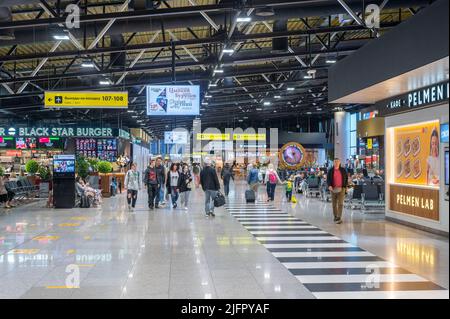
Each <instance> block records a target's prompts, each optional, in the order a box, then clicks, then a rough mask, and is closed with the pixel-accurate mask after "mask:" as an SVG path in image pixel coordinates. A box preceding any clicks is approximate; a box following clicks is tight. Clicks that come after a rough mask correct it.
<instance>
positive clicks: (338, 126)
mask: <svg viewBox="0 0 450 319" xmlns="http://www.w3.org/2000/svg"><path fill="white" fill-rule="evenodd" d="M334 157H337V158H339V159H340V160H341V162H342V163H343V164H344V163H345V161H346V160H347V159H348V158H350V114H349V113H347V112H344V111H342V112H336V113H334Z"/></svg>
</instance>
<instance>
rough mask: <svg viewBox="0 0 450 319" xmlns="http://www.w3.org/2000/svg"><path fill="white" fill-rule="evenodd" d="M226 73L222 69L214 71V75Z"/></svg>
mask: <svg viewBox="0 0 450 319" xmlns="http://www.w3.org/2000/svg"><path fill="white" fill-rule="evenodd" d="M223 72H224V71H223V70H222V69H217V70H214V73H223Z"/></svg>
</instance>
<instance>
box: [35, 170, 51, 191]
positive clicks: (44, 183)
mask: <svg viewBox="0 0 450 319" xmlns="http://www.w3.org/2000/svg"><path fill="white" fill-rule="evenodd" d="M38 173H39V176H40V177H41V182H40V183H39V197H40V198H46V197H48V192H49V191H50V179H51V173H50V169H49V168H48V167H47V166H43V165H41V166H39V169H38Z"/></svg>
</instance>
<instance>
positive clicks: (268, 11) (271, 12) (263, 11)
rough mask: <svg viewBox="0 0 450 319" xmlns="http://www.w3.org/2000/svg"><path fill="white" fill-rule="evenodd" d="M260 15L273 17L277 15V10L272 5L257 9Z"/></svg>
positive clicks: (257, 13)
mask: <svg viewBox="0 0 450 319" xmlns="http://www.w3.org/2000/svg"><path fill="white" fill-rule="evenodd" d="M255 15H257V16H258V17H273V16H274V15H275V11H274V10H273V8H272V7H264V8H258V9H256V13H255Z"/></svg>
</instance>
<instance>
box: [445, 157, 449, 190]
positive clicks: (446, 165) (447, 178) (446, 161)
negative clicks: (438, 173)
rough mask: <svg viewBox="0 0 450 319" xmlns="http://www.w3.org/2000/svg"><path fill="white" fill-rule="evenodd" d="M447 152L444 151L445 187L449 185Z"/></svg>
mask: <svg viewBox="0 0 450 319" xmlns="http://www.w3.org/2000/svg"><path fill="white" fill-rule="evenodd" d="M448 155H449V153H448V151H445V185H447V186H448V183H449V164H448Z"/></svg>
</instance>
